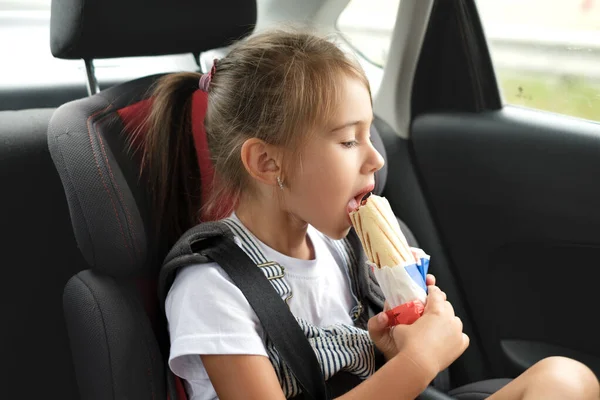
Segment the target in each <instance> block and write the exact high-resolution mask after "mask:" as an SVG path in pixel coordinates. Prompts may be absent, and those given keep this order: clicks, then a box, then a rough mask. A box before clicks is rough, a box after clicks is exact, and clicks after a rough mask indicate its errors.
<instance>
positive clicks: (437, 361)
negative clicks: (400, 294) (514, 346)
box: [391, 286, 469, 374]
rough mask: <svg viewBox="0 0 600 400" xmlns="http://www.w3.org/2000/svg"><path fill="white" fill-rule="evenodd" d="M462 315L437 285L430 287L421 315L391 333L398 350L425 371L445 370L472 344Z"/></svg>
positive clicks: (398, 326)
mask: <svg viewBox="0 0 600 400" xmlns="http://www.w3.org/2000/svg"><path fill="white" fill-rule="evenodd" d="M462 330H463V324H462V321H461V320H460V318H458V317H457V316H455V315H454V308H453V307H452V305H451V304H450V303H449V302H448V301H446V294H445V293H444V292H442V291H441V290H440V288H438V287H437V286H429V295H428V296H427V304H426V305H425V311H424V312H423V315H422V316H421V318H419V319H418V320H417V321H416V322H415V323H414V324H412V325H397V326H395V327H393V328H392V329H391V336H392V337H393V339H394V343H395V345H396V348H397V349H398V351H400V352H402V353H403V354H405V355H407V356H408V357H409V358H411V359H412V360H413V361H414V362H415V363H417V364H419V365H420V366H421V367H422V368H424V369H425V370H429V371H433V372H435V373H436V374H437V373H439V372H440V371H442V370H444V369H446V368H447V367H448V366H449V365H450V364H452V362H454V360H456V359H457V358H458V357H459V356H460V355H461V354H462V353H463V352H464V351H465V350H466V349H467V347H468V346H469V337H468V336H467V335H466V334H464V333H463V331H462Z"/></svg>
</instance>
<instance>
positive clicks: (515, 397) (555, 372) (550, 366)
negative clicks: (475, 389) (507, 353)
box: [488, 357, 600, 400]
mask: <svg viewBox="0 0 600 400" xmlns="http://www.w3.org/2000/svg"><path fill="white" fill-rule="evenodd" d="M538 399H544V400H559V399H560V400H569V399H573V400H600V385H599V383H598V378H597V377H596V376H595V375H594V373H593V372H592V371H591V370H590V369H589V368H588V367H586V366H585V365H583V364H581V363H580V362H577V361H575V360H571V359H569V358H564V357H549V358H546V359H544V360H542V361H540V362H538V363H537V364H535V365H533V366H532V367H531V368H529V369H528V370H527V371H525V372H524V373H523V374H521V375H520V376H519V377H518V378H516V379H515V380H514V381H512V382H511V383H509V384H508V385H506V386H505V387H503V388H502V389H501V390H499V391H498V392H496V393H494V394H493V395H492V396H490V397H488V400H538Z"/></svg>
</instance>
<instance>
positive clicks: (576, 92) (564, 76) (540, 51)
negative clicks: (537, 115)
mask: <svg viewBox="0 0 600 400" xmlns="http://www.w3.org/2000/svg"><path fill="white" fill-rule="evenodd" d="M476 4H477V8H478V11H479V15H480V18H481V21H482V24H483V27H484V30H485V33H486V36H487V39H488V44H489V47H490V53H491V56H492V61H493V63H494V68H495V70H496V76H497V78H498V83H499V85H500V89H501V92H502V96H503V98H504V102H505V103H507V104H512V105H519V106H525V107H530V108H535V109H539V110H545V111H550V112H555V113H559V114H565V115H570V116H574V117H580V118H585V119H589V120H593V121H600V0H550V1H549V0H502V1H499V0H476Z"/></svg>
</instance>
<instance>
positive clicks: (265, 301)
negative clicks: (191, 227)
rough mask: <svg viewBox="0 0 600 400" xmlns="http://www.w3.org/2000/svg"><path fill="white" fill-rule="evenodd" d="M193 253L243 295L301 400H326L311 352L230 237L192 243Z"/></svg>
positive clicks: (266, 282)
mask: <svg viewBox="0 0 600 400" xmlns="http://www.w3.org/2000/svg"><path fill="white" fill-rule="evenodd" d="M197 247H201V248H199V249H198V248H197ZM194 251H196V252H198V253H200V254H203V255H205V256H206V257H208V258H210V259H211V260H213V261H215V262H216V263H217V264H219V266H220V267H221V268H223V270H224V271H225V272H226V273H227V275H229V277H230V278H231V280H232V281H233V283H234V284H235V285H236V286H237V287H238V288H239V289H240V290H241V291H242V293H243V295H244V296H245V297H246V300H248V303H249V304H250V306H251V307H252V309H253V310H254V312H255V313H256V315H257V317H258V319H259V321H260V323H261V324H262V326H263V329H264V331H265V333H266V334H267V336H268V337H269V339H270V340H271V341H272V342H273V345H274V346H275V348H276V349H277V351H278V352H279V355H280V356H281V358H282V359H283V361H284V362H285V363H286V364H287V366H288V367H289V368H290V370H291V371H292V374H293V375H294V377H296V379H297V380H298V383H299V384H300V387H301V388H302V392H303V394H304V395H305V397H304V398H306V399H311V400H326V399H327V398H328V397H327V389H326V387H325V380H324V378H323V373H322V371H321V366H320V364H319V361H318V360H317V356H316V354H315V352H314V350H313V348H312V347H311V346H310V343H309V342H308V340H307V339H306V336H305V335H304V332H302V329H301V328H300V325H298V322H297V321H296V318H294V316H293V315H292V313H291V311H290V309H289V308H288V306H287V305H286V304H285V302H284V301H283V299H281V297H279V295H278V294H277V292H276V291H275V289H274V288H273V286H272V285H271V283H270V282H269V280H268V279H267V278H266V276H265V275H264V274H263V273H262V272H261V271H260V269H259V268H257V267H256V264H255V263H254V262H253V261H252V260H251V259H250V257H248V255H247V254H246V253H245V252H244V250H242V249H241V248H240V247H239V246H238V245H237V244H236V243H235V242H234V241H233V240H232V239H230V238H229V237H226V236H220V235H219V236H214V237H212V238H208V239H204V240H201V241H199V242H196V243H194Z"/></svg>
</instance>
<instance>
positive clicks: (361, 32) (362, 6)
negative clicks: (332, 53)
mask: <svg viewBox="0 0 600 400" xmlns="http://www.w3.org/2000/svg"><path fill="white" fill-rule="evenodd" d="M399 5H400V0H350V1H349V2H348V5H347V6H346V8H345V9H344V11H343V12H342V13H341V14H340V16H339V19H338V21H337V29H338V30H339V31H340V33H341V34H342V35H343V36H344V38H345V39H346V40H347V41H348V42H349V43H350V45H351V46H352V47H353V48H354V49H355V51H356V52H358V53H359V54H360V55H361V56H362V57H364V58H365V59H366V60H368V61H370V62H371V63H373V64H375V65H377V66H378V67H383V66H384V65H385V61H386V60H387V55H388V52H389V49H390V40H391V36H392V30H393V29H394V23H395V21H396V14H397V11H398V6H399Z"/></svg>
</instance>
